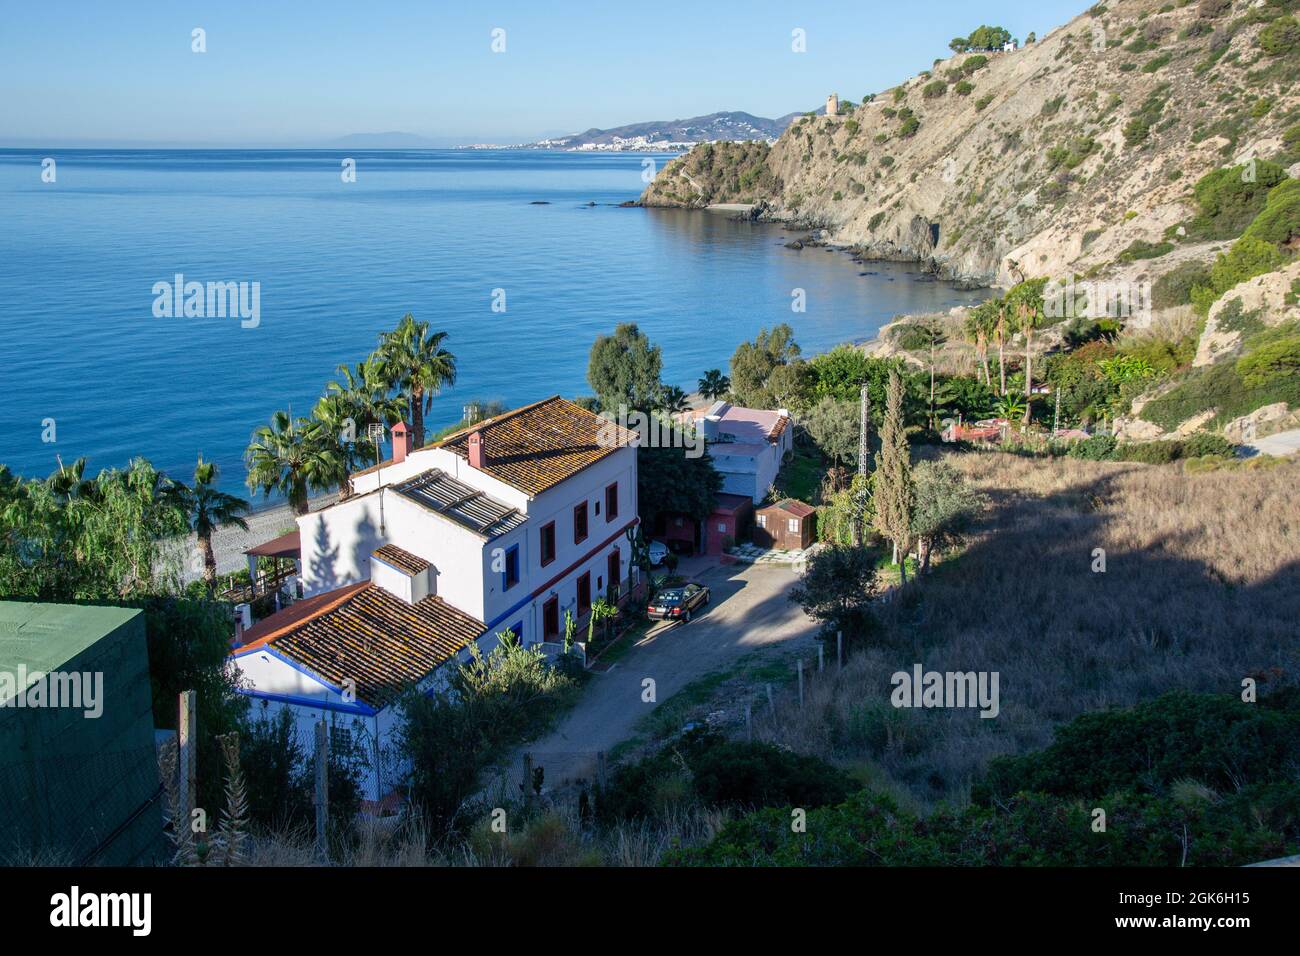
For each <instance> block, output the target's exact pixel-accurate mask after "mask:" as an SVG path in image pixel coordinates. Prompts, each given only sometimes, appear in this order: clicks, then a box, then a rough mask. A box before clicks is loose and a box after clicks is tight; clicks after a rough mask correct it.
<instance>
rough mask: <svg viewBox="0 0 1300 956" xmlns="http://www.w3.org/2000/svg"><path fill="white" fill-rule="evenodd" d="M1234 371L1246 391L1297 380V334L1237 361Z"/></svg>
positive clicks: (1299, 353) (1299, 361)
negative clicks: (1238, 375)
mask: <svg viewBox="0 0 1300 956" xmlns="http://www.w3.org/2000/svg"><path fill="white" fill-rule="evenodd" d="M1237 372H1238V374H1240V375H1241V380H1242V383H1243V384H1244V385H1245V386H1246V387H1247V388H1270V387H1272V386H1274V385H1282V384H1285V383H1286V382H1288V381H1293V380H1296V379H1300V335H1288V336H1286V337H1285V338H1280V339H1277V340H1275V341H1272V342H1269V343H1268V344H1266V345H1261V346H1260V347H1259V348H1257V349H1255V350H1254V351H1253V352H1251V353H1250V354H1249V355H1245V356H1243V357H1242V358H1240V359H1238V360H1237Z"/></svg>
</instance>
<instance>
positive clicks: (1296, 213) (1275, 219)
mask: <svg viewBox="0 0 1300 956" xmlns="http://www.w3.org/2000/svg"><path fill="white" fill-rule="evenodd" d="M1242 238H1243V239H1262V240H1263V241H1264V242H1271V243H1273V244H1274V245H1277V246H1284V245H1287V244H1288V243H1290V242H1292V241H1293V240H1295V239H1297V238H1300V179H1288V180H1286V181H1285V182H1282V183H1279V184H1278V185H1277V186H1274V187H1273V188H1272V189H1271V190H1270V191H1269V194H1268V199H1267V200H1266V201H1265V203H1264V208H1263V209H1262V210H1261V211H1260V213H1259V215H1258V216H1256V217H1255V220H1254V221H1253V222H1252V223H1251V224H1250V225H1249V226H1247V227H1246V231H1245V232H1244V233H1242Z"/></svg>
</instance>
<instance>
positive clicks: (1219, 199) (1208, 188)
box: [1187, 160, 1286, 239]
mask: <svg viewBox="0 0 1300 956" xmlns="http://www.w3.org/2000/svg"><path fill="white" fill-rule="evenodd" d="M1284 179H1286V170H1284V169H1283V168H1282V167H1281V166H1279V165H1277V164H1276V163H1270V162H1268V161H1267V160H1256V162H1255V167H1254V175H1253V176H1251V175H1249V171H1248V167H1246V166H1232V167H1229V168H1227V169H1216V170H1214V171H1213V172H1211V173H1206V174H1205V175H1204V176H1202V177H1201V178H1200V180H1198V181H1197V183H1196V185H1195V186H1193V187H1192V196H1193V198H1194V199H1195V200H1196V204H1197V206H1198V207H1199V208H1200V213H1199V214H1198V215H1197V216H1196V217H1195V218H1194V219H1193V220H1192V221H1191V222H1190V223H1189V224H1188V226H1187V232H1188V235H1189V237H1191V238H1195V239H1235V238H1236V237H1237V236H1240V235H1241V234H1242V232H1243V231H1244V230H1245V229H1246V227H1247V226H1249V225H1250V224H1251V222H1252V221H1253V220H1254V218H1255V217H1256V216H1258V215H1259V213H1260V211H1261V210H1263V208H1264V205H1265V203H1267V201H1268V194H1269V191H1270V190H1271V189H1272V188H1273V187H1274V186H1276V185H1277V184H1278V183H1280V182H1282V181H1283V180H1284Z"/></svg>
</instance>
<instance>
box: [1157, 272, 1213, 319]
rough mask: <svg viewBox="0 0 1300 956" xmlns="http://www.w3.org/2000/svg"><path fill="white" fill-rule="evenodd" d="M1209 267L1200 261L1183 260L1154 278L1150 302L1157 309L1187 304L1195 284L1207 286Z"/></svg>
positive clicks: (1190, 299) (1189, 301)
mask: <svg viewBox="0 0 1300 956" xmlns="http://www.w3.org/2000/svg"><path fill="white" fill-rule="evenodd" d="M1209 284H1210V269H1209V267H1208V266H1206V265H1205V264H1203V263H1200V262H1184V263H1181V264H1180V265H1178V266H1176V267H1175V268H1173V269H1171V270H1170V271H1169V272H1166V273H1165V274H1164V275H1162V276H1160V277H1159V278H1158V279H1156V281H1155V283H1154V284H1153V285H1152V286H1151V304H1152V306H1154V307H1155V308H1157V309H1169V308H1173V307H1174V306H1179V305H1189V304H1190V303H1191V301H1192V289H1193V288H1194V287H1195V286H1198V285H1201V286H1209Z"/></svg>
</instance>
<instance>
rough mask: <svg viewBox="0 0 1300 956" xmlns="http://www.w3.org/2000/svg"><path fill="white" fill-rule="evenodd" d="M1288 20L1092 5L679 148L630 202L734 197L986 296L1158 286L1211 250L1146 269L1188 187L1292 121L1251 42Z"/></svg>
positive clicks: (1283, 61) (1227, 5) (1197, 6)
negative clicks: (721, 141)
mask: <svg viewBox="0 0 1300 956" xmlns="http://www.w3.org/2000/svg"><path fill="white" fill-rule="evenodd" d="M1293 5H1294V4H1292V3H1290V2H1289V0H1236V2H1233V0H1200V2H1188V0H1184V2H1182V3H1178V2H1161V0H1115V2H1109V3H1100V4H1097V5H1096V6H1094V7H1093V8H1091V9H1090V10H1089V11H1087V12H1085V13H1083V14H1081V15H1080V16H1078V17H1076V18H1075V19H1074V20H1072V21H1070V22H1069V23H1068V24H1066V25H1064V26H1062V27H1059V28H1057V29H1055V30H1052V31H1051V32H1049V33H1047V34H1046V35H1044V36H1042V37H1041V38H1040V39H1039V40H1038V41H1037V42H1035V43H1032V44H1029V45H1027V46H1025V47H1023V48H1022V49H1019V50H1016V51H1014V52H1010V53H965V54H958V55H955V56H950V57H948V58H946V59H943V60H940V61H937V62H936V63H935V64H934V66H933V68H932V69H930V70H926V71H925V72H923V73H921V74H919V75H917V76H915V77H912V78H911V79H909V80H907V81H906V82H904V83H902V84H900V85H899V86H897V87H895V88H892V89H888V90H884V91H882V92H880V93H879V94H877V95H876V96H875V97H874V99H872V100H871V101H870V102H866V103H864V104H862V105H861V106H859V107H857V108H856V109H854V110H852V111H851V112H850V113H849V114H847V115H842V116H838V117H825V116H807V117H804V118H802V119H800V120H798V121H796V122H795V123H793V124H791V125H790V127H789V128H787V129H786V131H785V132H784V133H783V134H782V135H781V137H780V138H779V139H778V140H777V142H776V143H775V145H773V146H771V147H770V148H768V147H767V146H766V145H764V144H749V145H748V146H744V147H739V146H736V145H734V144H733V145H732V146H731V147H730V148H728V149H725V150H723V149H720V148H719V147H696V148H695V149H694V150H692V151H691V152H690V153H688V154H687V155H685V156H683V157H679V158H678V159H676V160H674V161H673V162H671V163H669V164H668V165H667V166H665V168H664V169H663V170H661V171H660V173H659V175H658V176H657V177H656V178H655V180H654V181H653V182H652V183H651V184H650V186H649V187H648V188H647V189H646V191H645V193H644V194H643V196H642V202H643V203H645V204H646V205H684V206H703V205H707V204H709V203H719V202H753V203H757V204H758V215H760V216H762V217H764V218H769V219H774V220H780V221H785V222H789V223H793V224H796V225H800V226H805V227H808V228H812V229H821V230H825V233H824V238H826V239H827V240H828V241H829V242H832V243H835V244H839V245H843V246H846V247H851V248H853V249H854V250H855V251H858V252H861V253H862V254H863V255H865V256H868V257H874V258H884V259H901V260H914V261H920V262H923V263H926V264H928V265H929V266H930V267H932V268H933V269H934V270H935V271H936V272H939V273H941V274H944V275H948V276H951V277H959V278H966V279H972V280H975V281H980V282H987V283H992V284H1010V283H1013V282H1015V281H1018V280H1019V279H1021V278H1024V277H1026V276H1043V275H1052V276H1069V275H1073V274H1084V275H1094V276H1095V275H1101V274H1107V275H1109V274H1112V273H1113V272H1115V271H1117V270H1120V269H1125V270H1127V271H1129V272H1137V273H1143V274H1147V275H1149V276H1150V275H1158V274H1160V273H1161V272H1163V271H1166V267H1167V266H1169V265H1172V264H1175V263H1176V262H1177V261H1179V260H1185V259H1187V258H1197V257H1202V258H1209V257H1211V256H1212V254H1213V252H1214V250H1215V249H1216V248H1220V247H1221V245H1219V246H1214V245H1211V244H1205V245H1204V247H1203V248H1202V247H1201V246H1200V245H1198V244H1197V243H1195V242H1191V241H1184V242H1183V243H1182V244H1181V245H1179V246H1178V249H1177V252H1176V253H1175V256H1174V257H1169V258H1168V259H1167V260H1166V262H1164V263H1157V264H1154V265H1152V266H1150V267H1149V268H1148V264H1147V263H1148V260H1150V259H1152V258H1155V257H1157V256H1158V255H1160V254H1161V253H1162V243H1164V241H1165V239H1166V231H1167V230H1170V229H1176V228H1178V225H1179V224H1180V223H1182V222H1185V221H1186V220H1187V219H1188V218H1189V216H1191V215H1192V214H1193V212H1194V204H1193V203H1192V197H1191V186H1192V184H1194V183H1195V182H1196V181H1197V180H1198V179H1199V178H1200V177H1201V176H1202V175H1204V174H1205V173H1207V172H1209V171H1211V170H1213V169H1215V168H1217V167H1220V166H1224V165H1227V164H1233V163H1242V162H1248V161H1249V160H1250V159H1251V158H1253V157H1256V156H1271V155H1275V154H1277V153H1278V152H1279V151H1280V149H1281V147H1282V139H1281V137H1282V131H1283V130H1284V129H1285V128H1286V127H1287V126H1288V125H1293V124H1294V123H1295V116H1296V111H1297V107H1298V106H1300V93H1298V92H1297V90H1300V82H1297V80H1298V79H1300V78H1298V77H1297V75H1296V73H1297V70H1296V66H1295V60H1296V58H1295V57H1294V56H1289V55H1288V56H1280V57H1279V56H1271V55H1269V54H1268V53H1267V52H1265V50H1264V49H1261V40H1260V34H1261V32H1262V31H1265V30H1267V29H1269V26H1270V24H1271V23H1272V21H1273V20H1274V19H1275V18H1276V17H1277V16H1278V14H1279V13H1280V12H1283V11H1284V10H1286V9H1288V8H1289V7H1291V6H1293ZM1266 39H1267V38H1266ZM1267 45H1268V44H1267V42H1265V43H1264V44H1263V46H1265V47H1267ZM847 79H849V78H847V77H846V80H847ZM845 85H846V86H847V87H850V88H851V86H852V83H851V82H847V83H846V84H845ZM1165 251H1167V250H1165ZM1153 253H1154V254H1155V255H1153ZM1135 263H1136V266H1135Z"/></svg>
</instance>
